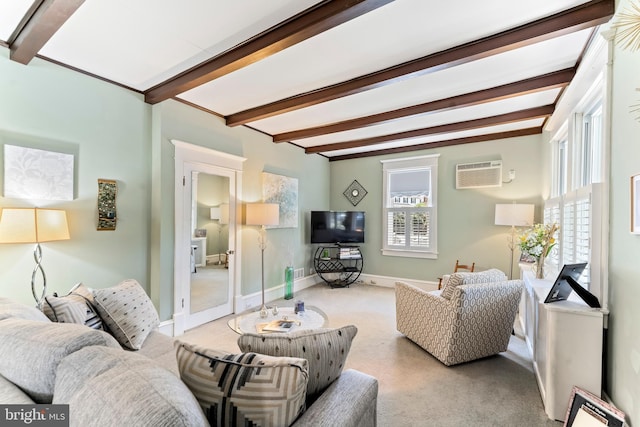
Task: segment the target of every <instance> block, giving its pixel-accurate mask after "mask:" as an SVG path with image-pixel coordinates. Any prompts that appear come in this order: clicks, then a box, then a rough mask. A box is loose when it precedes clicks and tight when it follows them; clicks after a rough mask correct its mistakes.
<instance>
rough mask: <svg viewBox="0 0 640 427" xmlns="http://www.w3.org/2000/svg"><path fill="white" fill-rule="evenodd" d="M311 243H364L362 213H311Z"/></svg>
mask: <svg viewBox="0 0 640 427" xmlns="http://www.w3.org/2000/svg"><path fill="white" fill-rule="evenodd" d="M311 243H333V244H336V245H337V244H344V245H348V244H355V243H364V212H362V211H311Z"/></svg>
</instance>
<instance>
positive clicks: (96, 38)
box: [0, 0, 613, 160]
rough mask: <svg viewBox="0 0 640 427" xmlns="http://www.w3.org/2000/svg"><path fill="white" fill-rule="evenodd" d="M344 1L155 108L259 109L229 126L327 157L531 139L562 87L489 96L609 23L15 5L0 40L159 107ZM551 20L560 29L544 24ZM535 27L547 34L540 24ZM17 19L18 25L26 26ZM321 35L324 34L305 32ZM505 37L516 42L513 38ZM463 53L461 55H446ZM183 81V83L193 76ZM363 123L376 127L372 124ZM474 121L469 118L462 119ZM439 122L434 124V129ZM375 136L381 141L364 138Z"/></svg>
mask: <svg viewBox="0 0 640 427" xmlns="http://www.w3.org/2000/svg"><path fill="white" fill-rule="evenodd" d="M351 3H353V4H357V5H358V6H360V7H366V8H369V9H371V10H368V11H367V12H366V13H355V16H354V17H350V18H344V19H342V21H344V22H342V23H340V24H339V25H334V24H333V23H332V21H326V22H320V23H319V24H305V25H304V26H300V27H299V28H297V27H294V28H295V30H293V35H292V36H291V37H292V38H295V39H296V40H295V41H296V42H297V43H296V42H289V41H288V40H287V39H284V40H281V41H277V42H271V45H270V46H269V47H268V48H267V49H264V50H263V51H261V52H260V53H259V55H258V57H249V59H248V60H246V61H245V62H243V63H241V64H240V65H239V66H236V67H234V70H232V71H230V72H218V75H217V76H216V77H217V78H215V79H211V78H206V77H203V78H202V79H201V80H198V81H196V82H195V83H187V84H186V86H179V87H178V89H176V90H175V93H172V94H171V95H165V96H164V99H166V98H168V97H170V96H174V97H176V98H177V99H179V100H181V101H185V102H188V103H191V104H194V105H196V106H199V107H201V108H203V109H205V110H209V111H211V112H212V113H215V114H217V115H220V116H223V117H225V118H226V119H227V123H228V124H229V125H236V124H237V123H238V118H242V115H240V114H238V113H243V112H246V110H251V109H256V110H258V112H259V113H261V114H258V115H255V116H251V117H250V118H249V119H242V120H240V122H239V123H240V124H245V125H247V126H250V127H252V128H254V129H257V130H259V131H261V132H264V133H266V134H269V135H272V136H274V139H275V140H278V141H282V142H287V141H290V142H292V143H294V144H296V145H298V146H300V147H301V148H300V149H305V150H306V151H307V152H309V153H310V155H311V153H315V152H319V153H320V154H322V155H325V156H327V157H329V158H330V159H331V160H340V159H341V158H344V157H342V156H347V157H351V156H368V155H376V154H381V153H386V152H389V151H380V150H393V151H399V150H400V151H408V150H412V149H417V148H424V144H434V143H437V144H439V145H448V144H454V143H463V142H464V143H470V142H477V141H480V140H482V137H483V135H487V134H496V133H498V134H499V135H501V136H502V137H508V136H516V135H517V134H518V133H517V132H520V133H522V134H534V133H540V132H541V130H542V126H543V124H544V121H545V120H546V118H547V117H548V116H549V115H550V113H549V111H551V112H552V111H553V108H554V106H555V103H556V102H557V100H558V98H559V96H560V95H561V93H562V90H563V88H564V87H565V86H566V85H567V84H568V81H566V82H563V83H560V84H551V86H548V87H541V88H540V89H538V90H535V91H533V92H532V91H531V90H519V91H517V92H514V93H508V94H497V93H495V91H494V90H493V88H496V87H499V86H501V85H505V84H509V83H514V82H519V81H521V80H525V79H536V78H538V77H540V76H543V75H546V74H549V73H556V72H559V71H561V70H567V69H573V70H572V72H575V67H577V66H579V63H580V62H579V61H580V58H581V55H582V54H583V52H584V50H585V48H586V46H587V44H588V42H589V40H590V38H591V37H592V34H593V32H594V29H595V28H596V25H598V24H601V23H603V22H606V21H607V20H608V19H609V18H610V17H611V15H612V14H613V0H595V1H590V2H588V1H584V0H539V1H535V2H514V1H512V0H485V1H482V2H477V1H476V2H472V1H467V2H463V4H459V3H458V4H456V5H455V7H450V3H448V2H436V1H425V0H395V1H393V0H360V1H353V0H352V1H338V0H332V1H317V0H269V1H264V0H235V1H233V2H230V1H228V0H183V1H180V2H176V1H175V0H136V1H131V0H91V1H85V2H83V1H82V0H36V1H35V2H33V1H32V0H12V1H10V2H2V3H0V40H2V41H3V42H4V44H5V46H8V47H9V48H10V49H11V50H12V54H13V53H14V50H15V51H16V52H19V51H21V53H24V52H25V50H26V51H27V53H28V49H27V48H26V47H25V46H27V43H25V42H23V41H22V40H21V38H23V39H25V38H26V39H27V40H36V41H38V40H41V46H39V47H38V48H37V49H34V52H33V53H32V55H38V56H41V57H44V58H48V59H51V60H54V61H56V62H58V63H61V64H64V65H68V66H70V67H73V68H75V69H78V70H81V71H84V72H86V73H89V74H92V75H95V76H98V77H100V78H103V79H106V80H109V81H112V82H114V83H116V84H120V85H123V86H126V87H129V88H131V89H132V90H136V91H139V92H141V93H144V94H145V96H146V97H147V100H149V102H156V100H157V98H154V96H156V93H157V92H154V87H155V86H159V89H158V90H163V89H164V88H165V87H169V88H173V87H175V86H177V84H178V83H175V82H173V81H172V79H173V78H174V77H175V76H177V75H179V74H180V73H183V72H186V71H189V70H190V69H192V68H194V67H195V68H198V66H199V64H201V63H203V62H205V61H208V60H210V59H211V58H214V57H216V56H220V55H221V54H224V53H225V52H227V53H228V54H234V53H235V52H236V51H238V50H240V51H241V52H242V49H245V50H244V52H245V53H246V48H247V47H250V46H252V42H246V41H248V40H250V39H251V38H255V36H257V35H259V34H261V33H263V34H264V33H267V34H266V36H265V37H268V36H269V35H270V34H272V33H273V31H271V32H270V30H271V29H273V28H275V27H276V26H278V25H279V24H280V23H282V22H283V21H286V20H288V19H289V18H291V17H293V16H295V15H297V14H300V13H304V12H305V11H307V9H309V8H314V7H316V9H315V10H310V11H308V12H307V15H306V16H310V17H314V19H316V21H317V20H318V19H320V18H318V15H319V12H320V11H322V10H325V9H326V8H329V7H342V8H344V7H346V6H345V5H347V4H351ZM38 7H39V8H40V9H38ZM47 8H51V10H54V9H55V10H56V11H57V10H64V11H67V12H66V13H68V14H69V18H68V19H67V20H66V21H64V20H63V22H59V23H57V24H56V23H55V22H54V21H55V19H57V18H50V17H49V16H51V14H50V15H47V14H46V13H45V12H46V10H47ZM596 9H597V10H598V11H596V12H591V11H592V10H596ZM609 9H610V13H609ZM69 10H70V12H69ZM352 10H353V9H351V11H352ZM600 10H605V12H599V11H600ZM585 11H586V12H585ZM585 13H591V14H595V15H598V16H596V17H590V18H588V19H586V21H587V24H584V25H582V26H581V27H573V25H574V23H572V24H561V25H560V27H556V28H555V29H554V30H549V31H556V33H554V34H553V37H545V36H544V35H540V38H538V39H533V40H530V41H527V39H528V38H529V37H530V36H529V35H528V33H526V31H529V30H528V29H529V28H544V29H545V31H546V28H547V27H546V25H549V28H551V27H552V26H553V25H555V24H554V23H555V22H561V21H562V22H569V21H570V20H572V19H575V20H577V21H576V22H575V24H578V25H580V22H581V21H580V20H581V19H582V20H585V18H583V16H585ZM32 14H33V17H32V18H31V21H29V20H28V19H27V18H29V17H30V16H31V15H32ZM25 15H26V16H27V18H24V19H23V17H24V16H25ZM554 15H556V18H557V19H549V17H553V16H554ZM590 16H591V15H590ZM299 19H306V18H299ZM543 20H544V21H545V22H547V23H548V24H542V21H543ZM316 21H314V22H316ZM21 22H23V23H27V24H26V25H24V28H22V27H21V25H20V23H21ZM38 24H40V26H38ZM52 24H53V25H54V26H55V25H57V26H58V27H59V28H57V31H55V32H54V33H53V34H50V35H48V34H47V31H48V30H47V29H46V28H50V27H51V26H52ZM317 25H320V26H324V27H323V28H322V29H321V30H315V28H316V26H317ZM283 28H288V27H287V25H284V26H283ZM512 30H513V31H512ZM21 31H22V32H21ZM308 31H311V32H312V34H311V35H310V36H309V35H308V34H307V32H308ZM512 34H514V35H515V36H518V35H522V34H524V36H523V37H521V38H520V39H518V40H515V39H514V40H511V39H509V37H511V36H512ZM491 37H493V39H495V40H501V41H503V40H508V42H504V43H502V44H501V45H497V46H494V47H492V48H491V49H489V50H487V49H482V50H480V51H477V52H474V51H473V49H474V48H475V46H481V47H484V46H486V45H487V43H488V42H483V41H482V39H483V38H491ZM542 39H545V40H542ZM475 41H479V42H478V43H474V42H475ZM483 43H485V44H483ZM462 45H465V47H464V49H452V48H456V47H458V46H462ZM27 47H28V46H27ZM449 49H452V51H453V52H454V53H455V52H457V51H458V50H461V51H463V52H464V53H465V55H477V56H472V57H471V58H470V59H464V58H462V57H460V58H459V59H455V60H451V59H450V57H448V56H446V54H445V53H443V52H445V51H447V50H449ZM429 55H432V56H433V57H434V58H436V59H437V58H444V59H442V60H441V61H440V62H438V64H441V65H439V66H438V65H430V66H429V67H425V66H422V67H417V68H416V69H414V70H412V71H413V72H411V73H409V74H404V72H405V71H404V70H405V69H406V68H407V67H408V65H407V64H409V63H410V62H411V61H414V62H418V61H417V60H419V59H420V58H425V57H427V56H429ZM16 58H18V54H17V53H16ZM16 60H19V59H16ZM421 63H423V62H421ZM403 64H404V65H403ZM390 67H397V68H401V69H402V70H403V71H402V72H398V73H396V74H394V75H393V79H391V80H385V79H379V80H377V81H376V82H375V83H373V84H371V85H370V86H367V87H365V88H364V89H361V88H356V89H353V90H352V91H351V92H347V93H346V94H345V93H341V94H339V95H336V96H333V95H332V96H330V98H329V99H325V100H324V101H322V100H321V101H318V100H314V99H313V98H314V96H315V94H316V93H318V94H324V93H326V92H327V91H326V90H321V89H323V88H326V87H330V86H333V85H335V88H334V89H336V90H337V89H341V88H342V87H343V86H344V84H343V83H344V82H350V81H352V80H353V82H350V83H349V84H352V83H353V84H354V85H355V84H356V83H357V82H358V81H360V80H362V79H361V78H362V77H363V76H364V77H365V79H368V78H370V77H371V76H370V75H371V74H372V73H376V72H379V71H381V70H385V69H387V68H390ZM196 72H197V70H196ZM190 76H191V75H189V79H186V78H185V79H186V80H192V78H191V77H190ZM172 85H173V86H172ZM477 91H485V92H486V98H487V99H486V100H483V99H481V98H482V97H480V98H474V100H472V101H470V100H469V99H468V94H470V93H473V92H477ZM161 96H162V95H161ZM483 96H485V95H483ZM288 97H294V99H292V100H291V105H289V106H287V107H286V108H285V109H284V110H281V109H278V110H277V111H276V112H275V113H269V112H266V113H265V111H266V109H265V108H263V106H264V105H266V104H270V103H276V102H278V101H281V100H283V99H285V98H288ZM451 97H459V98H457V99H455V100H452V101H451V102H449V103H442V102H440V103H439V106H438V107H430V108H427V110H421V111H427V112H423V113H420V114H412V115H409V116H407V117H402V118H395V119H394V118H390V117H388V116H385V113H386V112H389V111H392V110H397V109H401V108H408V107H412V106H414V105H418V104H426V103H435V102H438V101H440V100H443V99H446V98H451ZM308 99H312V100H311V101H308ZM160 100H161V99H160ZM300 101H303V103H302V104H300ZM278 105H279V104H278ZM546 106H549V108H548V109H546V110H545V112H543V113H540V112H539V111H536V113H535V114H534V115H532V116H527V115H526V114H521V115H520V116H519V117H518V118H517V119H514V118H513V117H507V118H505V119H504V120H498V119H499V118H500V116H501V115H508V114H510V113H514V112H517V111H521V110H529V109H534V108H536V107H546ZM249 112H251V111H249ZM243 114H244V113H243ZM372 115H379V117H370V118H368V117H369V116H372ZM496 116H497V117H496ZM362 118H364V119H365V120H364V121H365V122H366V123H365V124H361V125H360V126H363V127H353V126H351V125H350V124H343V125H337V126H334V127H333V128H325V129H320V130H317V131H313V132H310V133H309V132H306V133H303V132H299V131H302V130H305V129H307V128H314V127H321V126H322V127H324V126H328V125H332V124H336V123H341V122H344V121H347V120H355V119H362ZM379 120H382V122H379ZM472 120H475V121H476V122H471V123H469V121H472ZM477 122H481V123H477ZM436 126H439V127H440V128H438V129H430V128H433V127H436ZM336 129H337V130H338V131H335V130H336ZM408 131H415V132H414V134H411V135H410V136H415V134H416V132H417V133H418V134H420V135H421V136H418V137H411V138H405V137H404V136H403V135H396V134H398V133H401V132H408ZM285 133H286V135H281V134H285ZM307 135H312V136H307ZM387 135H391V136H387ZM394 135H396V136H394ZM383 136H384V137H383ZM377 137H383V138H382V140H383V141H382V142H381V141H379V140H374V141H371V138H377ZM460 138H467V139H466V140H462V141H461V140H460ZM367 139H368V140H367ZM485 139H486V137H485ZM361 140H364V141H361ZM358 141H360V142H358ZM332 144H340V145H337V146H336V145H333V146H331V145H332ZM318 146H323V147H322V148H318ZM314 147H315V148H314Z"/></svg>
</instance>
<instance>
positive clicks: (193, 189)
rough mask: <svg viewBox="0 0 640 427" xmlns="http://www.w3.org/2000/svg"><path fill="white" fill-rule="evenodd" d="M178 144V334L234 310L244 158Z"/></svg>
mask: <svg viewBox="0 0 640 427" xmlns="http://www.w3.org/2000/svg"><path fill="white" fill-rule="evenodd" d="M172 142H173V143H174V145H175V146H176V164H175V170H176V190H175V205H176V210H175V215H176V217H175V231H176V235H175V236H176V237H175V245H174V246H175V256H174V260H175V261H174V289H175V292H174V293H175V301H174V335H181V334H182V333H184V331H185V330H187V329H191V328H194V327H196V326H199V325H202V324H204V323H207V322H210V321H212V320H215V319H218V318H220V317H223V316H226V315H228V314H231V313H233V312H234V311H235V291H236V288H237V286H236V284H237V283H238V280H239V278H238V275H237V273H236V272H237V271H239V269H238V266H237V262H236V254H237V251H238V248H237V242H239V240H238V239H237V236H236V233H237V228H238V227H237V223H236V217H237V216H236V210H237V209H236V208H237V200H238V199H239V194H238V193H239V188H240V182H239V181H241V170H238V169H236V167H238V165H240V167H241V165H242V161H244V159H242V158H237V157H235V156H230V155H228V154H225V153H219V152H216V151H214V150H209V149H206V148H203V147H199V146H195V145H191V144H187V143H183V142H180V141H172Z"/></svg>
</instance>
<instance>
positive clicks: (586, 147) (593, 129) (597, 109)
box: [578, 101, 602, 186]
mask: <svg viewBox="0 0 640 427" xmlns="http://www.w3.org/2000/svg"><path fill="white" fill-rule="evenodd" d="M578 118H579V119H580V122H581V124H582V135H581V140H582V144H581V146H580V158H579V159H578V161H579V163H580V176H579V179H578V182H579V184H580V186H585V185H589V184H591V183H592V182H601V179H602V178H601V176H600V175H601V167H600V161H601V157H602V102H600V101H599V102H596V103H595V105H593V106H591V107H590V108H589V110H588V111H587V113H586V114H583V115H582V117H580V116H578Z"/></svg>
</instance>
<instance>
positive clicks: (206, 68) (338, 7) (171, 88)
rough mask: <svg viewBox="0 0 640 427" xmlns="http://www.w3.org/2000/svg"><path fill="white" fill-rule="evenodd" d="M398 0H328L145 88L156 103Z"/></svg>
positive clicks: (148, 95)
mask: <svg viewBox="0 0 640 427" xmlns="http://www.w3.org/2000/svg"><path fill="white" fill-rule="evenodd" d="M392 1H394V0H328V1H324V2H321V3H320V4H318V5H316V6H314V7H312V8H309V9H307V10H305V11H304V12H301V13H299V14H298V15H296V16H294V17H292V18H290V19H288V20H286V21H284V22H281V23H280V24H278V25H276V26H274V27H272V28H270V29H268V30H266V31H264V32H262V33H260V34H258V35H257V36H255V37H253V38H251V39H249V40H247V41H245V42H243V43H241V44H239V45H238V46H235V47H233V48H231V49H229V50H227V51H226V52H223V53H221V54H220V55H217V56H215V57H213V58H211V59H209V60H207V61H205V62H203V63H201V64H199V65H197V66H195V67H193V68H191V69H189V70H187V71H185V72H183V73H181V74H178V75H177V76H175V77H172V78H170V79H168V80H166V81H164V82H162V83H160V84H159V85H157V86H155V87H153V88H151V89H149V90H148V91H146V92H145V101H146V102H148V103H150V104H155V103H158V102H161V101H164V100H166V99H169V98H171V97H173V96H176V95H178V94H180V93H183V92H186V91H187V90H189V89H193V88H194V87H197V86H200V85H202V84H204V83H207V82H210V81H212V80H215V79H217V78H219V77H221V76H224V75H225V74H229V73H231V72H233V71H236V70H238V69H240V68H243V67H246V66H247V65H250V64H253V63H254V62H257V61H259V60H261V59H264V58H267V57H269V56H271V55H274V54H276V53H278V52H280V51H282V50H284V49H286V48H288V47H290V46H293V45H295V44H297V43H300V42H301V41H304V40H306V39H308V38H310V37H313V36H316V35H318V34H320V33H323V32H325V31H327V30H330V29H332V28H334V27H337V26H338V25H340V24H343V23H345V22H347V21H350V20H352V19H354V18H357V17H358V16H361V15H364V14H365V13H368V12H371V11H372V10H375V9H377V8H379V7H381V6H384V5H385V4H387V3H391V2H392Z"/></svg>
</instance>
